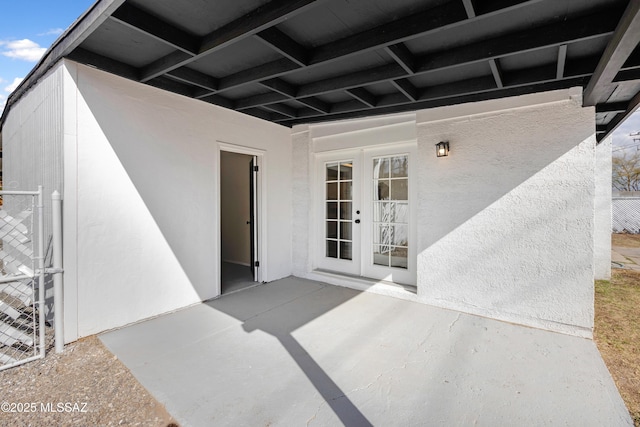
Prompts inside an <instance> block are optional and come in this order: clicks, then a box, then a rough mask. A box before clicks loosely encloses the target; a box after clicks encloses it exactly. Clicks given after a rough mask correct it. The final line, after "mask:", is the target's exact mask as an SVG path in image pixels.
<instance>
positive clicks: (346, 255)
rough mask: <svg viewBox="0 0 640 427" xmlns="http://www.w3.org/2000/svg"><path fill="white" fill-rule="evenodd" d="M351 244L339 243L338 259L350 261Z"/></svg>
mask: <svg viewBox="0 0 640 427" xmlns="http://www.w3.org/2000/svg"><path fill="white" fill-rule="evenodd" d="M352 257H353V255H352V254H351V242H342V241H341V242H340V259H349V260H350V259H352Z"/></svg>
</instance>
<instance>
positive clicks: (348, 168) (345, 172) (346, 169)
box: [340, 162, 353, 181]
mask: <svg viewBox="0 0 640 427" xmlns="http://www.w3.org/2000/svg"><path fill="white" fill-rule="evenodd" d="M352 176H353V164H351V162H348V163H340V181H346V180H350V179H353V178H352Z"/></svg>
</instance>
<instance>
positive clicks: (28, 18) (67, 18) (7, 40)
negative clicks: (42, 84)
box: [0, 0, 94, 111]
mask: <svg viewBox="0 0 640 427" xmlns="http://www.w3.org/2000/svg"><path fill="white" fill-rule="evenodd" d="M93 2H94V0H0V10H1V11H2V13H0V111H1V110H2V109H3V108H4V104H5V102H6V100H7V96H9V94H10V93H11V92H12V91H13V89H15V87H16V86H17V85H18V83H20V80H21V79H22V78H24V76H26V75H27V74H28V73H29V71H30V70H31V69H32V68H33V67H34V66H35V65H36V63H37V62H38V60H39V59H40V57H41V56H42V54H43V53H44V51H45V50H46V49H47V48H48V47H49V46H51V44H52V43H53V42H54V41H55V40H56V38H58V36H59V35H60V34H61V33H62V31H63V30H65V29H66V28H67V27H68V26H69V25H71V24H72V23H73V21H75V20H76V18H78V17H79V16H80V15H81V14H82V13H83V12H84V11H85V10H87V9H88V8H89V7H90V6H91V5H92V4H93Z"/></svg>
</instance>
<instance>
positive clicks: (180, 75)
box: [166, 67, 218, 92]
mask: <svg viewBox="0 0 640 427" xmlns="http://www.w3.org/2000/svg"><path fill="white" fill-rule="evenodd" d="M166 75H167V76H169V77H171V78H173V79H175V80H179V81H181V82H183V83H188V84H192V85H194V86H199V87H201V88H203V89H206V90H208V91H212V92H215V91H217V90H218V79H216V78H214V77H211V76H209V75H207V74H204V73H201V72H199V71H196V70H192V69H191V68H187V67H182V68H177V69H175V70H171V71H169V72H168V73H167V74H166Z"/></svg>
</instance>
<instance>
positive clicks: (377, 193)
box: [373, 179, 389, 200]
mask: <svg viewBox="0 0 640 427" xmlns="http://www.w3.org/2000/svg"><path fill="white" fill-rule="evenodd" d="M373 185H374V189H373V200H389V180H388V179H385V180H376V181H374V183H373Z"/></svg>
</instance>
